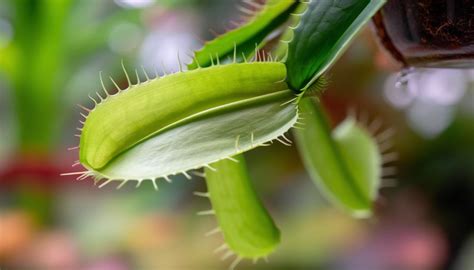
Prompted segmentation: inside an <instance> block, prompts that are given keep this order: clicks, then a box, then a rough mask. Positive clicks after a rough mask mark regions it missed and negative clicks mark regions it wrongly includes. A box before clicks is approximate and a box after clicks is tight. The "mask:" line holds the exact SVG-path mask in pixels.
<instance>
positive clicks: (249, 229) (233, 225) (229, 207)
mask: <svg viewBox="0 0 474 270" xmlns="http://www.w3.org/2000/svg"><path fill="white" fill-rule="evenodd" d="M236 159H237V161H238V163H235V162H234V161H230V160H222V161H220V162H218V163H215V164H211V166H213V167H214V168H215V169H216V170H217V171H216V172H215V171H213V170H210V169H206V183H207V187H208V190H209V194H210V200H211V203H212V206H213V209H214V211H215V212H216V217H217V220H218V222H219V226H220V228H221V231H222V233H223V235H224V239H225V242H226V243H227V245H228V246H229V248H230V249H231V250H232V251H234V252H235V253H237V254H238V255H239V256H241V257H244V258H258V257H263V256H266V255H268V254H269V253H271V252H272V251H273V250H274V249H275V247H276V246H277V245H278V243H279V242H280V232H279V230H278V228H277V227H276V226H275V224H274V222H273V220H272V219H271V217H270V215H269V214H268V212H267V210H266V209H265V208H264V207H263V204H262V202H261V201H260V200H259V199H258V197H257V194H256V193H255V190H254V189H253V187H252V184H251V183H250V179H249V176H248V174H247V169H246V165H245V160H244V159H243V158H241V157H240V156H238V157H236ZM222 175H226V177H225V179H222V177H221V176H222ZM229 198H232V199H230V200H229Z"/></svg>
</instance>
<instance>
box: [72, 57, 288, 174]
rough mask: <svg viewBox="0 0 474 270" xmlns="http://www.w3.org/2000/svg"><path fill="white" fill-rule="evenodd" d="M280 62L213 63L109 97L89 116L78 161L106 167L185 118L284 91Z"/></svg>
mask: <svg viewBox="0 0 474 270" xmlns="http://www.w3.org/2000/svg"><path fill="white" fill-rule="evenodd" d="M284 77H285V67H284V65H282V64H279V63H250V64H233V65H224V66H215V67H212V68H204V69H198V70H193V71H189V72H185V73H176V74H173V75H169V76H167V77H163V78H160V79H155V80H152V81H149V82H147V83H142V84H140V85H137V86H133V87H131V88H130V89H129V90H126V91H124V92H121V93H120V94H118V95H114V96H111V97H109V98H107V100H105V101H104V102H103V103H101V104H99V105H98V106H96V108H94V110H93V111H92V112H91V113H90V114H89V116H88V117H87V120H86V123H85V125H84V128H83V132H82V136H81V144H80V160H81V162H82V163H83V164H85V165H88V166H89V167H91V168H92V169H95V170H99V169H101V168H103V167H104V166H105V165H106V164H107V163H108V162H110V161H111V160H112V159H113V158H115V157H117V156H118V155H119V154H120V153H122V152H124V151H126V150H127V149H129V148H131V147H132V146H134V145H136V144H138V143H140V142H141V141H144V140H146V139H148V138H149V137H151V136H154V135H156V134H158V133H160V132H163V131H164V130H166V129H167V128H169V127H171V126H173V125H176V124H177V123H179V122H180V121H182V120H183V119H186V118H188V117H191V116H193V115H195V114H199V113H202V112H205V111H207V110H210V109H212V108H216V107H219V106H224V105H226V104H229V103H233V102H238V101H241V100H246V99H251V98H255V97H258V96H262V95H266V94H270V93H274V92H277V91H281V90H286V89H287V88H288V87H287V85H286V84H285V83H283V82H281V80H282V78H284Z"/></svg>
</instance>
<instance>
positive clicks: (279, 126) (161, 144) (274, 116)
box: [98, 90, 297, 179]
mask: <svg viewBox="0 0 474 270" xmlns="http://www.w3.org/2000/svg"><path fill="white" fill-rule="evenodd" d="M288 92H290V91H289V90H288ZM288 96H289V95H288ZM282 102H284V101H282V100H276V101H274V102H271V103H268V104H260V105H257V106H253V107H247V108H243V109H241V110H237V111H229V112H225V113H222V114H216V115H213V116H212V117H206V118H204V119H200V120H198V121H194V122H191V123H188V124H185V125H182V126H179V127H177V128H174V129H171V130H168V131H165V132H163V133H161V134H158V135H156V136H154V137H152V138H150V139H148V140H146V141H143V142H142V143H140V144H139V145H136V146H134V147H133V148H131V149H130V150H128V151H127V152H125V153H123V154H121V155H120V156H119V157H117V158H115V159H114V160H112V161H111V162H110V163H109V164H108V165H107V166H106V167H105V168H103V169H101V170H100V172H98V173H99V174H100V175H102V176H104V177H107V178H109V179H154V178H158V177H163V176H168V175H173V174H177V173H180V172H184V171H187V170H190V169H197V168H200V167H202V166H203V165H205V164H208V163H211V162H215V161H218V160H221V159H224V158H226V157H229V156H232V155H235V154H237V153H240V152H244V151H247V150H250V149H253V148H255V147H257V146H259V145H261V144H263V143H265V142H267V141H270V140H273V139H275V138H277V137H278V136H280V135H281V134H282V133H284V132H286V131H287V130H288V129H290V128H291V127H292V126H293V125H294V123H295V122H296V120H297V111H296V108H295V105H293V104H287V105H285V106H282Z"/></svg>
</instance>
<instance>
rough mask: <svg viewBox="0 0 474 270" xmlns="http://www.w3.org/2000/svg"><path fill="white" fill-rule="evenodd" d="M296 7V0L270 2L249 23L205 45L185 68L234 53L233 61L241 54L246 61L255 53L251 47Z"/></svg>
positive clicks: (209, 62) (260, 40) (206, 63)
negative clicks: (246, 58)
mask: <svg viewBox="0 0 474 270" xmlns="http://www.w3.org/2000/svg"><path fill="white" fill-rule="evenodd" d="M297 4H298V1H296V0H270V1H269V3H267V4H266V5H265V6H263V8H262V10H261V11H260V12H258V13H257V14H256V15H255V17H254V18H253V19H251V20H250V21H249V22H247V23H246V24H244V25H242V26H241V27H239V28H237V29H234V30H232V31H229V32H227V33H225V34H223V35H221V36H219V37H217V38H215V39H213V40H212V41H209V42H208V43H206V44H205V45H204V47H203V48H202V49H201V50H199V51H196V52H195V58H194V60H193V62H192V63H191V64H189V65H188V68H189V69H195V68H197V67H198V66H202V67H205V66H210V65H211V62H212V61H216V60H217V59H216V58H219V59H220V60H221V59H225V58H226V57H231V58H233V57H234V53H235V57H237V58H242V53H243V54H244V55H245V56H246V57H248V56H249V55H251V54H252V53H253V52H254V51H255V46H258V45H259V44H260V43H261V42H262V41H263V40H264V39H265V37H266V36H268V35H269V34H270V33H271V32H273V31H274V30H275V29H276V28H277V27H278V26H280V25H281V24H283V23H284V22H285V21H286V20H287V19H288V17H289V15H290V14H291V12H292V11H293V10H294V9H295V8H296V7H297Z"/></svg>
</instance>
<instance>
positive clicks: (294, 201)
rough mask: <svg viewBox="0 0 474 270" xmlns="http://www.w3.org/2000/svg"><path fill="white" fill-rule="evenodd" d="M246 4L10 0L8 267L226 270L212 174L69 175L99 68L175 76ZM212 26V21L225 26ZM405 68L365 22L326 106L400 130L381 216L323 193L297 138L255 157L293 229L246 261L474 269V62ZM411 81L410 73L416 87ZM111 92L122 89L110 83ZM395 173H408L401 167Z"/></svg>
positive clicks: (0, 32) (262, 180)
mask: <svg viewBox="0 0 474 270" xmlns="http://www.w3.org/2000/svg"><path fill="white" fill-rule="evenodd" d="M237 6H238V3H237V1H231V0H225V1H222V0H115V1H112V0H103V1H89V0H75V1H74V0H2V1H0V268H1V269H11V270H14V269H28V270H29V269H46V270H50V269H51V270H63V269H64V270H69V269H71V270H74V269H78V270H79V269H80V270H99V269H100V270H126V269H225V268H226V267H228V265H229V264H230V260H228V261H224V262H222V261H221V260H220V259H219V258H220V256H219V255H217V254H214V253H213V250H214V249H215V248H216V247H218V246H220V245H221V243H222V238H221V236H218V235H217V236H211V237H205V236H204V234H205V233H206V232H208V231H209V230H212V229H213V228H214V227H215V226H216V221H215V220H214V218H211V217H198V216H197V215H196V212H198V211H200V210H205V209H208V208H209V202H208V201H207V200H206V199H203V198H199V197H195V196H193V195H192V193H193V191H205V185H204V181H203V179H201V178H197V177H196V178H193V179H192V180H187V179H185V178H179V177H176V178H174V181H173V183H172V184H167V183H165V182H164V181H163V182H160V183H159V188H160V190H159V191H158V192H156V191H154V190H153V188H152V186H151V184H150V183H144V184H143V185H142V186H140V187H139V188H134V187H133V186H132V185H130V186H129V185H127V186H126V187H125V188H122V189H120V190H116V189H115V187H113V186H112V185H110V186H107V187H105V188H102V189H99V188H98V187H97V186H94V185H93V183H92V181H91V180H90V179H89V180H85V181H82V182H77V181H75V180H74V178H73V177H60V176H59V175H60V173H63V172H70V171H73V170H77V167H76V168H75V169H74V168H72V167H71V165H72V164H73V163H74V162H75V160H76V159H77V151H74V150H72V151H68V150H67V149H68V148H70V147H73V146H75V145H77V144H78V138H77V137H75V136H74V134H75V133H77V131H76V127H77V126H78V121H79V119H80V115H79V113H80V109H79V108H78V106H76V104H82V105H85V106H88V107H91V106H92V101H91V100H90V99H89V98H88V97H87V96H88V95H89V94H91V95H92V94H95V92H96V91H97V90H99V89H100V81H99V72H100V71H103V73H104V75H106V76H105V77H108V76H109V75H110V76H112V77H113V78H114V79H115V80H116V81H117V82H118V83H119V85H120V86H122V88H124V87H126V79H125V78H124V74H123V73H122V72H121V68H120V62H121V61H122V60H123V61H124V62H125V64H126V66H127V68H129V69H130V70H133V69H134V68H139V69H140V68H141V67H142V66H143V67H144V68H145V69H146V70H147V71H149V72H150V74H152V73H153V70H154V69H155V68H156V69H157V70H158V72H159V73H164V72H165V71H166V72H171V71H175V70H177V69H178V60H177V55H178V54H179V55H180V58H181V60H183V62H186V61H187V60H189V57H188V56H187V55H186V53H189V52H191V51H192V50H195V49H198V48H199V47H200V46H201V45H202V40H209V39H211V38H212V37H214V35H215V34H218V33H223V32H224V31H225V29H226V28H231V27H232V25H231V24H230V21H231V20H236V21H239V20H240V12H239V11H238V8H237ZM211 29H212V30H211ZM399 68H400V67H399V66H398V65H397V64H396V63H394V61H393V60H392V59H391V58H390V56H389V55H388V54H387V53H386V52H384V51H383V50H382V49H380V47H379V46H378V44H377V41H376V39H375V37H374V35H373V31H372V30H371V29H370V27H367V29H365V30H364V32H363V33H362V34H361V35H360V36H359V38H358V39H357V40H356V42H355V43H354V44H353V45H352V46H351V48H350V49H349V50H348V52H347V53H346V54H345V55H344V57H343V58H342V59H341V60H340V61H339V62H338V63H337V65H336V66H335V67H334V68H333V69H332V71H331V72H330V86H329V89H328V91H327V92H326V94H325V96H324V98H323V102H324V104H325V106H326V108H327V109H328V111H329V112H330V116H331V119H332V121H333V123H334V124H337V123H338V122H340V121H341V120H342V119H343V118H344V117H345V116H346V115H347V112H348V110H350V109H351V108H352V109H353V110H354V111H356V113H357V115H358V116H359V119H360V120H361V121H365V122H367V123H369V122H372V121H374V120H375V119H378V118H380V119H382V121H383V126H384V129H387V128H392V129H393V130H395V136H393V138H392V140H393V145H394V147H393V150H394V151H396V152H397V153H398V156H399V158H398V161H396V162H392V163H391V164H389V166H390V167H396V168H397V172H396V176H395V177H392V178H393V179H391V180H390V181H384V187H383V188H382V190H381V194H380V197H379V199H378V201H377V203H376V215H375V216H374V217H373V218H371V219H368V220H356V219H352V218H351V217H349V216H348V215H346V214H345V213H344V212H341V211H340V210H339V209H336V208H334V207H333V206H331V205H330V204H328V203H327V201H326V200H325V199H324V198H323V197H322V196H321V194H320V193H319V191H318V190H317V189H316V187H315V185H314V184H313V183H312V182H311V180H310V179H309V177H308V175H307V174H306V172H305V171H304V168H303V167H302V163H301V161H300V159H299V157H298V155H297V152H296V149H295V147H294V146H293V147H286V146H283V145H273V146H271V147H265V148H261V149H257V150H254V151H252V152H250V153H248V154H246V157H247V159H248V164H249V167H250V171H251V175H252V179H253V181H254V184H255V186H256V189H257V190H258V193H259V194H260V195H261V198H262V199H263V200H264V202H265V205H266V206H267V207H268V208H269V209H270V211H271V213H272V215H273V217H274V218H275V221H276V223H277V224H278V226H279V228H280V229H281V232H282V243H281V246H280V247H279V248H278V250H277V251H276V253H274V254H273V255H272V256H270V257H269V261H268V263H265V262H259V263H258V264H256V265H253V264H252V263H251V262H243V263H241V264H240V265H239V269H338V270H359V269H360V270H372V269H373V270H385V269H387V270H431V269H455V270H470V269H474V234H473V229H474V121H473V120H474V91H473V88H474V71H473V70H454V69H451V70H445V69H417V70H415V71H413V72H411V73H410V74H408V75H407V76H405V77H404V78H400V75H399V71H400V69H399ZM400 82H401V83H400ZM107 84H108V86H109V88H111V87H112V85H111V83H108V82H107ZM390 170H392V169H390Z"/></svg>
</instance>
